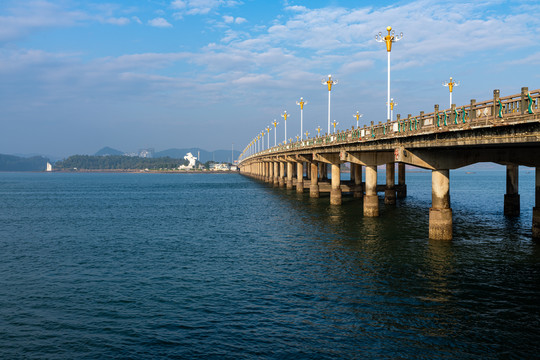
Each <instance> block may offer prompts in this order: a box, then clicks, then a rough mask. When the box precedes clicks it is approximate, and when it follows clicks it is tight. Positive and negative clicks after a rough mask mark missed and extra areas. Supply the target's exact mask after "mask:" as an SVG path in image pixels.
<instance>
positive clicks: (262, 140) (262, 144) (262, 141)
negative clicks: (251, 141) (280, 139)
mask: <svg viewBox="0 0 540 360" xmlns="http://www.w3.org/2000/svg"><path fill="white" fill-rule="evenodd" d="M261 150H264V129H263V131H261Z"/></svg>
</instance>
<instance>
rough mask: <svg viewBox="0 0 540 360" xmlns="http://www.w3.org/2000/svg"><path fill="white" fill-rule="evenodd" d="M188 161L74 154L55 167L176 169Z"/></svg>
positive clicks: (62, 168) (68, 168)
mask: <svg viewBox="0 0 540 360" xmlns="http://www.w3.org/2000/svg"><path fill="white" fill-rule="evenodd" d="M188 163H189V162H188V161H187V160H183V159H182V160H181V159H172V158H170V157H161V158H141V157H135V156H123V155H110V156H90V155H73V156H70V157H68V158H67V159H65V160H62V161H58V162H57V163H56V164H55V166H54V167H55V168H56V169H58V170H73V169H79V170H144V169H149V170H167V169H176V168H178V167H179V166H180V165H187V164H188Z"/></svg>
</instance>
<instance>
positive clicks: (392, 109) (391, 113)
mask: <svg viewBox="0 0 540 360" xmlns="http://www.w3.org/2000/svg"><path fill="white" fill-rule="evenodd" d="M396 105H397V102H395V101H394V98H391V99H390V121H393V120H394V106H396Z"/></svg>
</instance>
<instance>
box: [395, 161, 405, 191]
mask: <svg viewBox="0 0 540 360" xmlns="http://www.w3.org/2000/svg"><path fill="white" fill-rule="evenodd" d="M398 185H399V188H398V191H397V194H396V195H397V198H398V199H403V198H404V197H407V184H406V183H405V163H398Z"/></svg>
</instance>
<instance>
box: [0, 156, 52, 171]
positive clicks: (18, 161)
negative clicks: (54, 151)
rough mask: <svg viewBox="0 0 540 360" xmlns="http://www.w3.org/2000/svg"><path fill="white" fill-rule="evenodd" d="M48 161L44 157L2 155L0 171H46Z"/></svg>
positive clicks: (0, 157)
mask: <svg viewBox="0 0 540 360" xmlns="http://www.w3.org/2000/svg"><path fill="white" fill-rule="evenodd" d="M46 168H47V159H46V158H44V157H42V156H33V157H31V158H23V157H19V156H13V155H1V154H0V171H45V169H46Z"/></svg>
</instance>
